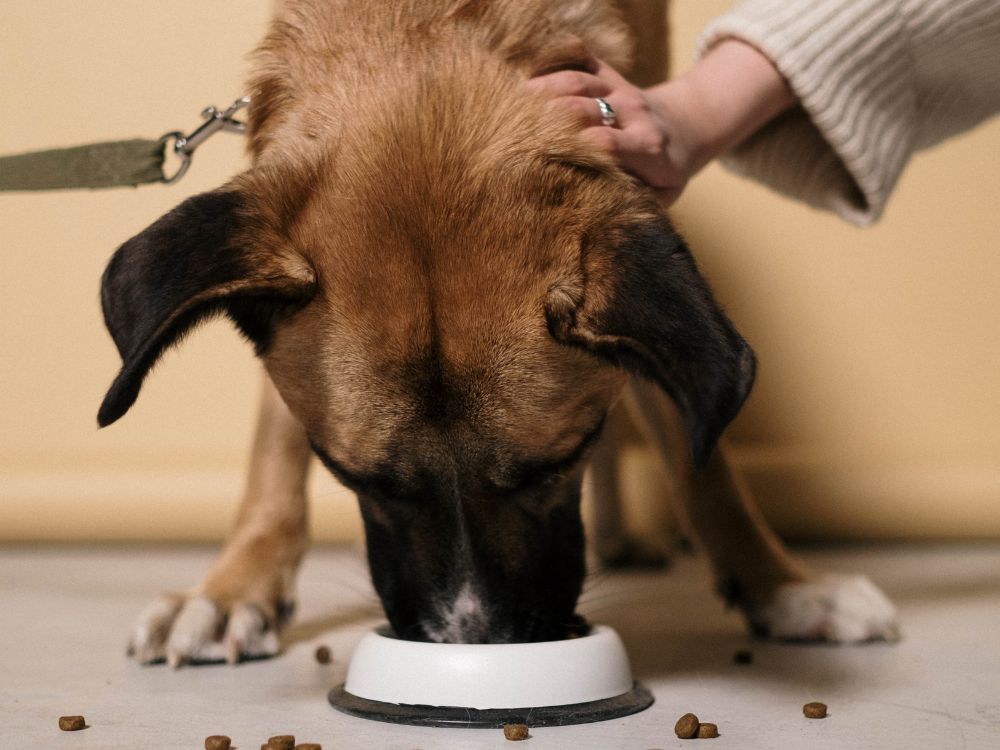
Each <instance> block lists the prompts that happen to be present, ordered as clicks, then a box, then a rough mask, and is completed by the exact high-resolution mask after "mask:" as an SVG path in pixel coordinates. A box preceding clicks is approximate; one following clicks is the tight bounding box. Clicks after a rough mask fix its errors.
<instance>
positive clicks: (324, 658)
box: [314, 646, 333, 664]
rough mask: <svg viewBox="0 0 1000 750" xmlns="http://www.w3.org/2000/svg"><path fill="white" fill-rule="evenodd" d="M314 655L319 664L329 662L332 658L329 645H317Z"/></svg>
mask: <svg viewBox="0 0 1000 750" xmlns="http://www.w3.org/2000/svg"><path fill="white" fill-rule="evenodd" d="M314 655H315V657H316V661H318V662H319V663H320V664H329V663H330V662H331V661H332V660H333V654H332V653H331V652H330V647H329V646H318V647H317V648H316V653H315V654H314Z"/></svg>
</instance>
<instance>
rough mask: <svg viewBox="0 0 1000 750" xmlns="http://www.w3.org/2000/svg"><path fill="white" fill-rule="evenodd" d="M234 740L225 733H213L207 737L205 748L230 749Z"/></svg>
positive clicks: (212, 749)
mask: <svg viewBox="0 0 1000 750" xmlns="http://www.w3.org/2000/svg"><path fill="white" fill-rule="evenodd" d="M232 744H233V741H232V740H231V739H229V738H228V737H226V735H224V734H213V735H212V736H210V737H206V738H205V750H229V746H230V745H232Z"/></svg>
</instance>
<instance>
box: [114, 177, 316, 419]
mask: <svg viewBox="0 0 1000 750" xmlns="http://www.w3.org/2000/svg"><path fill="white" fill-rule="evenodd" d="M260 224H261V219H260V218H259V217H256V216H254V214H253V212H252V211H251V210H250V207H249V206H248V200H247V198H246V196H245V194H244V193H243V192H242V191H240V190H238V189H234V188H231V187H230V188H222V189H219V190H216V191H213V192H209V193H203V194H201V195H197V196H195V197H193V198H189V199H188V200H186V201H184V202H183V203H181V204H180V205H179V206H177V207H176V208H175V209H173V210H172V211H170V212H169V213H167V214H166V215H164V216H162V217H161V218H160V219H159V220H157V221H156V222H155V223H154V224H153V225H152V226H150V227H149V228H147V229H146V230H145V231H143V232H141V233H140V234H138V235H136V236H135V237H133V238H132V239H130V240H129V241H128V242H126V243H125V244H124V245H122V246H121V247H120V248H118V250H117V251H116V252H115V254H114V256H112V258H111V261H110V262H109V263H108V267H107V268H106V269H105V271H104V275H103V277H102V279H101V304H102V307H103V309H104V321H105V324H106V325H107V327H108V330H109V331H110V333H111V337H112V338H113V339H114V342H115V345H116V346H117V347H118V352H119V354H121V357H122V368H121V371H120V372H119V373H118V377H117V378H115V381H114V383H112V385H111V388H110V389H109V390H108V393H107V395H106V396H105V397H104V402H103V403H102V404H101V408H100V411H99V412H98V415H97V421H98V424H99V425H100V426H101V427H104V426H106V425H109V424H111V423H112V422H114V421H115V420H117V419H118V418H119V417H121V416H122V415H123V414H124V413H125V412H126V411H128V409H129V408H130V407H131V406H132V404H133V403H134V402H135V400H136V398H137V397H138V395H139V388H140V387H141V385H142V381H143V379H144V378H145V376H146V373H147V372H149V369H150V368H151V367H152V366H153V364H154V363H155V362H156V360H157V359H158V358H159V356H160V355H161V354H162V353H163V351H164V350H165V349H166V348H167V347H169V346H170V345H171V344H173V343H175V342H176V341H177V340H178V339H179V338H180V337H181V336H183V335H184V334H185V333H186V332H187V331H189V330H190V329H191V328H192V327H193V326H194V325H196V324H197V323H198V322H200V321H202V320H204V319H205V318H206V317H208V316H211V315H213V314H217V313H225V314H228V315H229V316H230V317H231V318H233V320H234V321H235V322H236V324H237V325H238V326H239V328H240V329H241V330H242V331H243V332H244V333H245V334H246V335H247V336H248V337H249V338H251V339H252V340H254V343H255V344H257V346H258V348H260V346H261V337H262V336H263V335H264V332H265V330H266V328H267V324H266V320H264V318H266V316H267V315H268V311H269V310H279V309H282V308H288V307H290V306H294V305H297V304H301V303H303V302H304V301H305V300H307V299H308V298H309V296H310V295H311V294H312V292H313V289H314V287H315V283H316V279H315V274H314V272H313V270H312V268H311V267H310V266H309V265H308V264H307V263H306V261H305V260H304V259H303V258H301V257H297V256H296V257H291V256H289V255H281V254H279V253H278V251H277V250H274V249H272V248H271V247H267V245H270V244H271V243H265V242H263V241H262V238H261V237H260V236H259V235H260V234H262V231H261V229H262V227H261V226H259V225H260Z"/></svg>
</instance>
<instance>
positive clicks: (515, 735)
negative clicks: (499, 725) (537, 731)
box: [503, 724, 528, 742]
mask: <svg viewBox="0 0 1000 750" xmlns="http://www.w3.org/2000/svg"><path fill="white" fill-rule="evenodd" d="M503 736H504V737H506V738H507V739H508V740H513V741H515V742H517V741H518V740H526V739H528V725H527V724H504V725H503Z"/></svg>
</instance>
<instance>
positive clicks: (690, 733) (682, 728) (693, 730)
mask: <svg viewBox="0 0 1000 750" xmlns="http://www.w3.org/2000/svg"><path fill="white" fill-rule="evenodd" d="M699 723H700V722H699V721H698V717H697V716H695V715H694V714H684V715H683V716H682V717H681V718H679V719H678V720H677V723H676V724H674V734H676V735H677V736H678V737H679V738H680V739H682V740H690V739H692V738H694V737H695V736H696V735H697V734H698V725H699Z"/></svg>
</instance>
